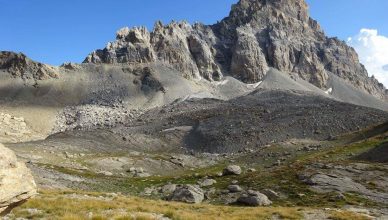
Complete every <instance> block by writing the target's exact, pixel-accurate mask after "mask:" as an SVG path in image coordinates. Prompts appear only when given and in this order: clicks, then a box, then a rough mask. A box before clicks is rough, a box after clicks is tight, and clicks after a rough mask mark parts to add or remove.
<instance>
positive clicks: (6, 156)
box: [0, 144, 36, 216]
mask: <svg viewBox="0 0 388 220" xmlns="http://www.w3.org/2000/svg"><path fill="white" fill-rule="evenodd" d="M35 194H36V185H35V182H34V180H33V177H32V175H31V173H30V171H29V170H28V169H27V167H26V166H25V165H24V164H23V163H20V162H17V161H16V156H15V154H14V153H13V152H12V151H11V150H9V149H7V148H5V147H4V146H3V145H1V144H0V216H2V215H5V214H7V213H8V212H9V211H11V209H12V208H14V207H15V206H17V205H20V204H21V203H23V202H25V201H26V200H27V199H29V198H30V197H32V196H33V195H35Z"/></svg>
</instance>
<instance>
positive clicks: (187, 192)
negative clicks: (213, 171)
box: [169, 185, 205, 203]
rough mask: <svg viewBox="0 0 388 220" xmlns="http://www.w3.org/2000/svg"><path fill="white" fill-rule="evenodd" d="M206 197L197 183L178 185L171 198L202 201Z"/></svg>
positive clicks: (188, 201)
mask: <svg viewBox="0 0 388 220" xmlns="http://www.w3.org/2000/svg"><path fill="white" fill-rule="evenodd" d="M204 198H205V195H204V192H203V190H202V189H201V188H200V187H199V186H195V185H183V186H177V188H176V189H175V190H174V192H173V193H172V194H171V196H170V198H169V200H171V201H178V202H185V203H201V202H202V201H203V200H204Z"/></svg>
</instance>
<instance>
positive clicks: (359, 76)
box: [84, 0, 387, 100]
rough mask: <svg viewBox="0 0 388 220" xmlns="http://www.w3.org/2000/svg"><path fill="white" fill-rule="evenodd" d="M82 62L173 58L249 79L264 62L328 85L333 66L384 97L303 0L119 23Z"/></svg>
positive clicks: (258, 75)
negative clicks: (222, 13) (187, 18)
mask: <svg viewBox="0 0 388 220" xmlns="http://www.w3.org/2000/svg"><path fill="white" fill-rule="evenodd" d="M84 62H85V63H97V64H98V63H107V64H117V63H126V64H133V63H154V62H160V63H163V64H168V65H171V66H172V67H173V68H175V69H176V70H178V71H180V72H181V73H182V75H183V76H184V77H186V78H194V79H199V78H205V79H207V80H210V81H213V80H214V81H218V80H221V79H222V77H223V76H233V77H235V78H237V79H239V80H241V81H243V82H246V83H256V82H259V81H261V80H262V78H263V77H264V76H265V74H266V71H267V70H268V68H269V67H273V68H276V69H278V70H280V71H283V72H286V73H297V74H298V76H299V77H300V78H302V79H304V80H306V81H308V82H310V83H312V84H314V85H315V86H317V87H319V88H321V89H325V90H327V89H329V88H330V87H329V86H328V82H329V81H330V79H331V78H332V76H331V74H334V75H335V76H338V77H340V78H342V79H344V80H345V81H346V82H349V83H350V84H352V85H353V86H355V87H356V88H358V89H359V90H362V91H364V92H366V93H368V94H371V95H373V96H375V97H377V98H379V99H382V100H386V99H387V92H386V89H385V88H384V86H383V85H382V84H381V83H379V82H378V81H377V80H376V79H374V78H373V77H368V73H367V71H366V69H365V67H364V66H363V65H362V64H360V62H359V59H358V55H357V53H356V51H355V50H354V49H353V48H351V47H349V46H347V45H346V44H345V42H343V41H340V40H338V39H337V38H329V37H326V36H325V34H324V32H323V31H322V30H321V28H320V26H319V24H318V22H317V21H315V20H313V19H312V18H310V17H309V14H308V6H307V4H306V3H305V2H304V0H291V1H289V0H272V1H268V0H241V1H239V2H238V3H237V4H235V5H233V6H232V10H231V12H230V15H229V16H228V17H226V18H225V19H223V20H222V21H221V22H219V23H217V24H214V25H203V24H200V23H197V24H194V25H190V24H188V23H187V22H172V23H170V24H168V25H163V24H162V23H161V22H157V23H156V24H155V27H154V29H153V31H151V32H149V31H147V29H146V28H144V27H140V28H133V29H129V28H123V29H121V30H119V31H118V32H117V37H116V41H114V42H111V43H108V45H107V47H106V48H104V49H102V50H96V51H94V52H93V53H91V54H90V55H89V56H88V57H87V58H86V59H85V61H84Z"/></svg>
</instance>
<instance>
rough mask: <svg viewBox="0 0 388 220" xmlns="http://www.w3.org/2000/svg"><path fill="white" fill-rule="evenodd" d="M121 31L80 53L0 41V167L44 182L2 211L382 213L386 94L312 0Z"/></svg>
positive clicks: (260, 0)
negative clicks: (13, 48) (46, 53)
mask: <svg viewBox="0 0 388 220" xmlns="http://www.w3.org/2000/svg"><path fill="white" fill-rule="evenodd" d="M116 35H117V36H116V40H115V41H114V42H110V43H108V45H107V46H106V48H104V49H101V50H96V51H94V52H92V53H91V54H90V55H88V56H87V57H86V58H85V61H84V62H83V63H81V64H75V63H65V64H63V65H61V66H55V67H54V66H49V65H46V64H43V63H40V62H37V61H33V60H31V59H29V58H28V57H27V56H26V55H24V54H22V53H14V52H7V51H3V52H0V142H2V143H3V144H4V145H5V147H7V149H6V148H4V149H2V148H1V146H2V145H1V144H0V165H2V162H3V163H4V164H5V165H6V168H7V166H9V169H8V168H7V169H8V170H7V169H5V172H6V174H9V172H8V171H12V169H15V165H14V163H17V162H15V159H16V158H15V157H13V154H12V153H11V152H10V151H9V150H8V149H11V150H13V151H15V153H16V155H17V157H18V158H19V159H20V160H18V161H24V162H27V163H26V165H27V167H28V168H29V169H30V170H31V172H32V175H33V177H34V179H35V182H36V185H37V188H38V191H39V192H40V193H39V194H38V195H37V196H36V197H35V198H32V199H30V200H29V201H28V202H27V204H25V205H22V206H20V207H18V208H16V209H14V210H13V211H12V212H11V213H10V214H8V215H7V216H6V217H5V218H7V219H17V218H31V219H41V218H45V219H69V218H70V219H74V218H75V219H94V218H101V219H121V218H123V219H127V218H128V217H129V218H137V217H139V218H146V219H198V218H199V217H202V216H203V218H204V219H253V218H255V219H256V218H257V219H273V218H285V219H302V218H305V219H364V218H368V219H369V217H371V218H372V216H373V217H381V219H386V218H387V216H388V211H387V209H386V208H385V207H387V204H388V179H387V178H386V176H388V165H387V164H386V161H387V160H386V157H384V156H383V155H382V154H384V153H386V152H387V150H386V148H387V143H388V102H387V100H388V98H387V97H388V96H387V91H386V89H385V88H384V86H383V85H382V84H380V83H379V82H378V81H377V80H376V79H374V78H373V77H368V73H367V71H366V70H365V68H364V66H363V65H362V64H360V62H359V60H358V56H357V53H356V52H355V50H354V49H353V48H351V47H349V46H347V45H346V44H345V43H344V42H342V41H340V40H338V39H336V38H328V37H326V36H325V34H324V32H323V31H322V30H321V28H320V27H319V24H318V22H317V21H315V20H313V19H311V18H310V17H309V15H308V7H307V5H306V3H305V2H304V1H303V0H240V1H239V2H238V3H237V4H235V5H233V6H232V10H231V12H230V14H229V16H228V17H226V18H225V19H223V20H222V21H220V22H218V23H217V24H214V25H203V24H200V23H197V24H194V25H190V24H189V23H187V22H172V23H170V24H168V25H163V24H162V23H161V22H156V24H155V27H154V29H153V30H152V31H148V30H147V29H146V28H144V27H135V28H132V29H130V28H123V29H121V30H119V31H118V32H117V34H116ZM1 153H3V155H2V154H1ZM11 154H12V158H11V159H12V160H10V161H11V163H10V162H9V161H8V160H5V159H7V155H11ZM17 165H18V166H19V163H17ZM18 166H16V168H17V167H18ZM20 167H23V168H24V166H22V164H20ZM0 168H1V167H0ZM1 171H2V170H1V169H0V180H1V179H2V175H1ZM24 171H26V172H27V171H28V170H26V169H24ZM16 175H19V174H18V173H16ZM21 175H22V174H21ZM26 175H28V176H27V177H28V180H30V178H29V177H30V175H29V173H27V174H26ZM19 176H20V175H19ZM19 176H18V177H19ZM5 177H7V175H6V176H5ZM10 177H13V176H12V175H11V176H10ZM21 177H23V175H22V176H21ZM14 179H15V178H14ZM22 179H23V178H16V179H15V181H17V183H16V182H12V181H11V182H8V183H10V184H8V185H4V184H0V197H1V192H2V191H4V192H5V194H4V193H3V194H4V195H6V196H7V195H8V194H9V193H8V194H7V192H9V189H8V188H10V187H11V188H12V184H13V185H16V184H22V183H23V182H22V181H21V180H22ZM24 179H25V178H24ZM30 182H33V181H30ZM7 187H8V188H7ZM89 192H90V193H89ZM20 193H23V194H22V196H18V195H17V193H16V194H15V195H13V194H12V195H10V196H9V198H6V199H5V200H4V199H3V200H4V201H5V202H3V203H4V205H3V206H1V201H2V198H0V210H2V208H1V207H7V208H6V212H4V214H6V213H8V212H9V211H10V209H11V208H14V206H16V205H19V204H20V203H21V202H24V201H25V200H26V199H29V198H30V196H31V195H33V194H35V189H31V190H30V191H29V192H24V191H23V192H22V191H20ZM128 195H131V196H138V197H143V198H142V199H140V198H138V197H136V198H135V199H132V198H131V197H129V196H128ZM14 196H16V200H15V199H14ZM151 199H157V200H156V201H153V200H151ZM161 199H163V200H168V201H170V200H172V201H178V202H186V203H200V202H202V201H205V202H206V203H207V204H201V206H197V205H194V204H191V205H190V206H185V205H184V204H179V203H168V202H164V201H161ZM19 201H20V202H19ZM53 201H55V202H53ZM139 202H140V203H141V204H142V207H141V210H140V209H139V205H138V204H139ZM271 204H274V205H275V206H276V208H272V207H267V208H266V209H260V208H255V209H249V208H244V209H241V207H239V206H240V205H243V206H264V205H271ZM214 205H218V206H214ZM221 205H223V206H221ZM236 205H238V206H236ZM228 206H230V207H228ZM64 207H65V208H64ZM322 207H325V209H323V208H322ZM220 209H222V211H221V212H220V211H219V210H220ZM69 210H72V212H71V213H69ZM139 210H140V211H139ZM176 210H179V211H176ZM0 212H1V211H0ZM359 212H360V213H359ZM366 213H367V214H368V216H366ZM0 215H1V214H0ZM148 217H149V218H148Z"/></svg>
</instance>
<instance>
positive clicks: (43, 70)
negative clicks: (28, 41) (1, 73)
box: [0, 51, 58, 80]
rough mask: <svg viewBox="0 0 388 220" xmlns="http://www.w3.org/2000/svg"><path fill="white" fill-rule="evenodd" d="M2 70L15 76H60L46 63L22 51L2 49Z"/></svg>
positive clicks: (0, 56) (0, 53)
mask: <svg viewBox="0 0 388 220" xmlns="http://www.w3.org/2000/svg"><path fill="white" fill-rule="evenodd" d="M0 70H6V71H7V72H9V73H11V74H12V76H14V77H20V78H22V79H25V80H27V79H34V80H44V79H49V78H58V74H57V72H56V71H55V69H54V68H53V67H51V66H48V65H46V64H42V63H38V62H35V61H33V60H31V59H29V58H28V57H27V56H26V55H24V54H22V53H19V54H17V53H13V52H8V51H0Z"/></svg>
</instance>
